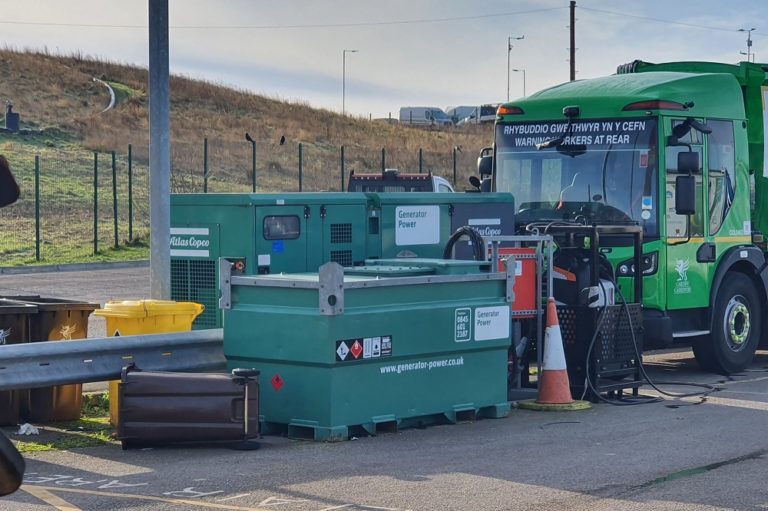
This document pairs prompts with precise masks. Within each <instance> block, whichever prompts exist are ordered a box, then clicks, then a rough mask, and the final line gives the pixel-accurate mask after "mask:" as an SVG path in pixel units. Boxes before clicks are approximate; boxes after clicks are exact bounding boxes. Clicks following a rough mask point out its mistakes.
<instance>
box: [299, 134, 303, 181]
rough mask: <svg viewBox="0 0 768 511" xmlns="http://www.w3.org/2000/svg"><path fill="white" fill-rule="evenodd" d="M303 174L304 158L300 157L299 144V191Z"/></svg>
mask: <svg viewBox="0 0 768 511" xmlns="http://www.w3.org/2000/svg"><path fill="white" fill-rule="evenodd" d="M303 173H304V158H303V156H302V145H301V142H299V191H301V188H302V182H301V181H302V177H303Z"/></svg>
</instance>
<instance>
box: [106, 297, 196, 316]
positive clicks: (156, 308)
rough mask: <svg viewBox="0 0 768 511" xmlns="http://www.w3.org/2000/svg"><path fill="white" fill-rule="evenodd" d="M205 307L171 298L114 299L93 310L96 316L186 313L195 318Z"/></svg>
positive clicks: (175, 314)
mask: <svg viewBox="0 0 768 511" xmlns="http://www.w3.org/2000/svg"><path fill="white" fill-rule="evenodd" d="M204 310H205V307H204V306H203V305H202V304H200V303H195V302H175V301H173V300H123V301H119V300H114V301H108V302H107V303H105V304H104V308H103V309H97V310H95V311H93V313H94V314H95V315H96V316H103V317H110V318H129V319H138V318H147V317H151V316H177V315H187V316H192V319H195V318H196V317H197V316H199V315H200V314H202V313H203V311H204Z"/></svg>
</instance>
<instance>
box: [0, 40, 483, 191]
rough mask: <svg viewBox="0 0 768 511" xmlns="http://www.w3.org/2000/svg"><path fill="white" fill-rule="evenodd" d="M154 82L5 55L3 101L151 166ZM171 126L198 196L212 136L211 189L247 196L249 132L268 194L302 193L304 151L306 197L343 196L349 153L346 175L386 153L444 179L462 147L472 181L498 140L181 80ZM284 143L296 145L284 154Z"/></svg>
mask: <svg viewBox="0 0 768 511" xmlns="http://www.w3.org/2000/svg"><path fill="white" fill-rule="evenodd" d="M147 75H148V73H147V70H146V69H142V68H138V67H134V66H129V65H123V64H118V63H113V62H106V61H102V60H98V59H94V58H90V57H84V56H82V55H79V54H75V55H69V56H55V55H51V54H48V53H47V52H19V51H15V50H13V49H5V50H0V97H4V98H11V99H13V102H14V109H15V111H17V112H19V113H20V114H21V119H22V126H27V127H35V128H45V129H46V130H48V132H49V133H57V134H59V135H61V137H63V138H65V139H67V140H68V141H70V142H74V143H76V144H78V145H81V146H82V147H83V148H84V149H87V150H95V151H111V150H117V151H119V152H123V153H124V152H125V151H126V149H127V145H128V144H129V143H130V144H132V146H133V151H134V157H135V158H137V159H138V161H146V160H147V159H148V152H149V150H148V146H149V134H148V95H147ZM92 77H97V78H99V79H102V80H105V81H108V82H111V83H115V84H118V86H119V88H120V93H119V94H118V96H119V97H120V98H121V99H122V100H121V101H120V102H119V104H118V105H117V107H116V108H115V109H113V110H110V111H108V112H105V113H101V111H102V110H103V108H104V107H105V106H106V105H107V103H108V101H109V94H108V92H107V89H106V88H105V87H104V86H103V85H101V84H99V83H97V82H94V81H93V80H92ZM171 126H172V134H171V144H172V149H171V153H172V168H173V170H174V173H175V174H176V175H175V176H174V188H175V190H176V191H190V190H195V189H197V190H199V186H200V179H199V177H200V176H201V175H202V170H203V163H202V162H203V139H204V138H206V137H207V138H208V140H209V172H210V174H209V175H210V176H211V183H212V184H215V185H216V186H219V187H221V188H222V190H223V189H224V188H226V189H232V190H235V189H241V188H242V189H245V188H246V187H248V186H249V185H250V172H251V147H250V144H248V143H247V142H246V141H245V138H244V134H245V132H246V131H247V132H249V133H250V134H251V135H252V136H253V137H254V139H256V141H257V142H256V143H257V166H258V178H257V179H258V183H259V189H260V190H263V191H280V190H292V189H295V188H296V185H295V183H296V177H297V173H298V147H297V146H298V144H299V143H301V144H302V146H303V151H304V176H305V190H307V189H312V190H314V189H332V188H334V187H336V188H338V186H339V184H338V181H339V179H338V177H337V176H338V174H339V167H340V164H339V159H340V156H339V152H340V147H341V146H342V145H344V146H345V156H346V158H345V161H346V170H347V171H349V170H350V169H353V170H358V171H360V170H372V169H378V168H379V167H380V164H381V149H382V148H385V149H386V153H387V166H393V167H398V168H401V169H403V170H416V169H418V151H419V148H421V149H423V155H424V168H425V169H431V170H433V171H435V172H436V173H438V174H441V175H445V176H450V175H452V159H451V152H452V149H453V147H454V146H457V145H458V146H461V147H462V149H463V151H462V153H461V154H460V155H459V165H458V167H459V168H458V170H459V174H460V176H461V177H462V179H461V180H462V181H466V178H467V177H468V176H469V175H471V174H472V173H474V162H475V158H476V156H477V154H478V152H479V150H480V149H481V148H482V147H484V146H486V145H489V144H490V142H491V139H492V132H491V127H490V126H487V125H486V126H467V127H463V128H461V129H448V130H444V131H429V130H424V129H418V128H410V127H406V126H398V125H387V124H386V123H379V122H369V121H367V120H362V119H356V118H350V117H343V116H341V115H339V114H337V113H334V112H330V111H327V110H321V109H313V108H310V107H308V106H307V105H306V104H302V103H300V102H285V101H280V100H277V99H273V98H267V97H264V96H259V95H256V94H252V93H249V92H247V91H243V90H236V89H232V88H228V87H224V86H221V85H218V84H215V83H209V82H205V81H199V80H192V79H189V78H186V77H181V76H173V77H172V78H171ZM283 135H284V136H285V137H286V139H287V143H286V144H285V145H283V146H281V145H279V144H278V140H279V138H280V137H281V136H283ZM214 190H215V191H218V189H217V188H215V187H214Z"/></svg>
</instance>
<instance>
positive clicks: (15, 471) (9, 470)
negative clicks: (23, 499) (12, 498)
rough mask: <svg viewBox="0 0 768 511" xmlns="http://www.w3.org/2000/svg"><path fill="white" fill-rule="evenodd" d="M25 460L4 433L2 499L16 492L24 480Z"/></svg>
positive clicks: (0, 479) (0, 441) (0, 439)
mask: <svg viewBox="0 0 768 511" xmlns="http://www.w3.org/2000/svg"><path fill="white" fill-rule="evenodd" d="M24 468H25V465H24V458H22V457H21V454H19V451H17V450H16V447H14V445H13V444H12V443H11V441H10V440H8V439H7V438H6V437H5V435H4V434H3V433H0V497H2V496H3V495H10V494H11V493H13V492H15V491H16V490H17V489H18V488H19V486H21V481H22V479H23V478H24Z"/></svg>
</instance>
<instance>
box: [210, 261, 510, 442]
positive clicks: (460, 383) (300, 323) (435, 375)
mask: <svg viewBox="0 0 768 511" xmlns="http://www.w3.org/2000/svg"><path fill="white" fill-rule="evenodd" d="M220 264H221V268H220V275H221V288H222V289H221V290H222V298H221V306H222V309H223V310H224V354H225V356H226V358H227V363H228V366H229V368H230V369H231V368H234V367H241V366H243V367H254V368H256V369H258V370H260V371H261V378H262V382H263V383H262V388H261V403H260V405H261V408H260V421H261V427H262V432H264V433H268V434H269V433H283V432H286V433H287V434H288V436H290V437H295V438H311V439H314V440H343V439H347V438H349V437H350V436H352V435H360V434H376V433H377V432H378V431H382V430H394V429H396V428H398V427H401V428H402V427H409V426H421V425H427V424H431V423H435V422H455V421H456V420H463V419H472V418H475V417H476V416H484V417H503V416H506V415H507V413H508V412H509V403H508V401H507V399H506V396H507V389H506V383H507V360H508V348H509V346H510V343H511V337H510V331H511V329H510V302H511V300H512V285H513V284H514V275H513V273H510V272H509V271H507V272H503V273H496V272H492V271H491V266H490V263H487V262H475V261H450V260H435V259H411V260H408V261H407V262H404V261H403V260H378V261H366V265H365V266H360V267H354V268H346V269H344V268H342V267H341V266H339V265H338V264H336V263H327V264H325V265H323V266H322V267H321V268H320V271H319V273H316V274H293V275H263V276H238V275H233V274H232V273H231V271H230V265H229V263H227V262H226V261H222V262H221V263H220ZM345 271H346V274H345Z"/></svg>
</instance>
